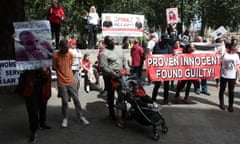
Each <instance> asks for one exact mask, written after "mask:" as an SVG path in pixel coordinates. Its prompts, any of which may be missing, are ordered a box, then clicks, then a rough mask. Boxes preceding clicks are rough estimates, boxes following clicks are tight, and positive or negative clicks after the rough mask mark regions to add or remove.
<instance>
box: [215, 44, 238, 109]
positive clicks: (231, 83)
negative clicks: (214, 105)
mask: <svg viewBox="0 0 240 144" xmlns="http://www.w3.org/2000/svg"><path fill="white" fill-rule="evenodd" d="M237 45H238V44H237V43H234V42H232V43H230V42H228V43H226V45H225V47H226V52H225V53H224V55H223V58H222V65H221V77H220V90H219V107H220V109H221V110H225V105H224V92H225V89H226V86H227V85H228V111H229V112H233V103H234V88H235V82H236V72H237V76H238V80H239V79H240V60H239V56H238V54H237V53H236V52H237V48H238V46H237Z"/></svg>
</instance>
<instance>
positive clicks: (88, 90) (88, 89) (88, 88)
mask: <svg viewBox="0 0 240 144" xmlns="http://www.w3.org/2000/svg"><path fill="white" fill-rule="evenodd" d="M86 92H87V93H89V92H90V86H89V85H87V88H86Z"/></svg>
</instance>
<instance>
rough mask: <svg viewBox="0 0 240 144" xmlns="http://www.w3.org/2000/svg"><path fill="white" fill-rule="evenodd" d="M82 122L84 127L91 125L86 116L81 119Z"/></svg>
mask: <svg viewBox="0 0 240 144" xmlns="http://www.w3.org/2000/svg"><path fill="white" fill-rule="evenodd" d="M80 121H81V122H82V124H83V125H89V124H90V122H89V121H88V120H87V119H86V118H85V117H84V116H82V117H80Z"/></svg>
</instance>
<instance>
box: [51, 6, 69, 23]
mask: <svg viewBox="0 0 240 144" xmlns="http://www.w3.org/2000/svg"><path fill="white" fill-rule="evenodd" d="M47 19H48V20H49V21H50V23H54V24H62V22H63V20H64V19H65V14H64V10H63V8H62V7H61V6H58V7H50V8H48V12H47Z"/></svg>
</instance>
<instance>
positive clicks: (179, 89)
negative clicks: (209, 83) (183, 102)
mask: <svg viewBox="0 0 240 144" xmlns="http://www.w3.org/2000/svg"><path fill="white" fill-rule="evenodd" d="M194 81H195V80H181V81H179V82H180V84H178V86H177V89H176V95H175V96H177V97H179V95H180V91H181V89H183V88H184V87H185V85H186V84H187V87H186V89H185V97H188V96H189V92H190V88H191V85H192V83H194Z"/></svg>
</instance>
